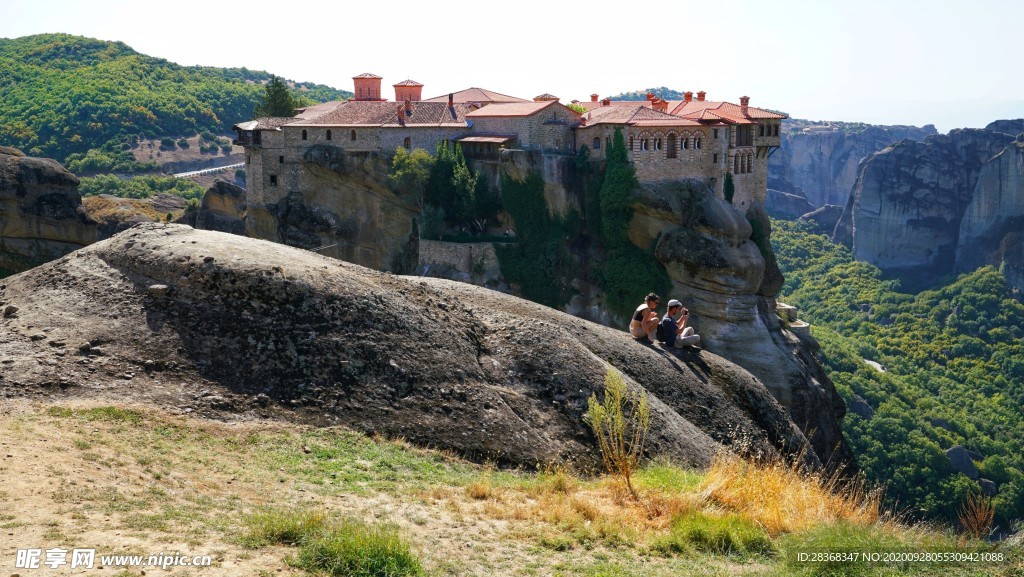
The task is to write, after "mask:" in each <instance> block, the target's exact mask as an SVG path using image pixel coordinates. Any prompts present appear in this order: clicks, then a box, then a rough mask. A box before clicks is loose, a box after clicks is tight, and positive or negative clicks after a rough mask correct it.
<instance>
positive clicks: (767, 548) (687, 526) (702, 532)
mask: <svg viewBox="0 0 1024 577" xmlns="http://www.w3.org/2000/svg"><path fill="white" fill-rule="evenodd" d="M691 547H692V548H696V549H697V550H699V551H702V552H705V553H717V554H721V555H730V556H734V557H747V556H754V555H759V556H767V555H772V554H773V553H775V545H774V544H773V543H772V540H771V539H770V538H769V537H768V534H767V533H766V532H765V530H764V529H762V528H761V527H759V526H757V525H756V524H754V523H753V522H752V521H750V520H749V519H745V518H743V517H741V516H739V515H736V514H734V513H731V514H726V515H723V516H720V517H719V516H710V515H708V514H706V513H700V512H693V513H689V514H686V515H684V516H682V517H679V518H678V519H676V520H675V522H673V523H672V528H671V530H670V532H669V534H668V535H666V536H664V537H661V538H659V539H657V540H656V541H655V542H654V549H655V550H656V551H660V552H662V553H687V552H689V551H690V549H691Z"/></svg>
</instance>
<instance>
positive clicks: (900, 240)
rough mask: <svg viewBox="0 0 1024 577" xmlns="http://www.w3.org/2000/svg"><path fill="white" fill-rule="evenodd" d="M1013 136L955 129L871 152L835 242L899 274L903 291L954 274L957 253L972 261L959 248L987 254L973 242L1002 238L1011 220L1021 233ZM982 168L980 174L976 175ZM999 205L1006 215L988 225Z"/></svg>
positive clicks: (890, 271)
mask: <svg viewBox="0 0 1024 577" xmlns="http://www.w3.org/2000/svg"><path fill="white" fill-rule="evenodd" d="M1013 140H1014V137H1013V136H1010V135H1008V134H1005V133H1001V132H993V131H991V130H983V129H961V130H953V131H951V132H950V133H949V134H948V135H939V136H931V137H929V138H927V139H926V140H925V141H924V142H917V141H913V140H904V141H902V142H900V143H898V144H896V145H893V146H891V147H889V148H886V149H885V150H882V151H880V152H878V153H876V154H874V155H872V156H870V157H869V158H867V159H865V160H864V162H863V163H862V165H861V170H860V174H859V176H858V178H857V183H856V185H855V187H854V190H853V193H852V194H851V195H850V199H849V201H848V202H847V204H846V208H845V211H844V213H843V216H842V218H841V219H840V221H839V223H838V224H837V226H836V229H835V234H834V239H835V240H836V241H838V242H842V243H844V244H846V245H847V246H850V247H851V248H852V250H853V253H854V256H856V258H858V259H859V260H864V261H867V262H871V263H873V264H875V265H877V266H878V267H879V268H881V269H883V270H884V271H886V272H887V273H889V274H891V275H895V276H898V277H900V278H901V279H902V280H903V284H904V287H905V288H908V289H910V290H917V289H919V288H921V287H923V286H926V285H927V284H928V283H929V282H931V281H932V280H934V279H936V278H938V277H940V276H943V275H946V274H949V273H952V272H954V270H956V263H957V262H958V255H963V257H964V258H965V259H966V260H965V261H963V262H964V263H966V262H967V261H973V260H974V256H973V255H967V254H965V250H970V251H976V252H978V253H983V252H986V251H983V250H978V247H977V243H978V242H982V239H990V240H989V241H988V242H989V243H991V242H992V240H991V239H993V238H994V236H993V235H995V236H999V239H1001V238H1002V236H1000V235H1005V233H1008V232H1011V230H1010V229H1013V228H1014V227H1015V225H1014V222H1017V224H1016V231H1017V232H1020V227H1019V221H1014V220H1013V218H1014V217H1013V214H1014V213H1013V211H1017V212H1016V214H1021V216H1024V213H1021V212H1020V206H1021V204H1022V203H1021V202H1020V200H1019V199H1020V196H1021V194H1022V192H1021V190H1024V189H1021V188H1020V183H1021V180H1020V178H1019V174H1020V168H1019V167H1018V168H1015V167H1014V166H1013V163H1014V162H1015V161H1016V160H1017V159H1019V158H1020V156H1019V154H1018V152H1017V150H1016V147H1015V146H1010V145H1011V143H1012V142H1013ZM1008 147H1009V148H1008ZM1004 149H1006V150H1005V151H1004ZM1001 153H1002V154H1001ZM994 157H995V158H994ZM983 172H984V174H985V175H986V178H984V179H979V175H981V174H982V173H983ZM1004 178H1005V179H1007V180H1006V181H1005V182H1004V181H1003V179H1004ZM1014 187H1016V188H1015V189H1014ZM1014 197H1016V198H1014ZM1002 209H1006V210H1009V211H1010V212H1008V213H1005V214H1003V215H1001V217H1000V218H995V219H994V220H995V221H996V222H995V224H994V225H993V224H992V223H991V222H990V221H991V220H992V217H993V211H994V210H1002ZM965 216H966V219H967V220H966V221H964V219H965ZM964 224H966V226H967V228H966V229H965V231H964V232H963V233H961V227H962V225H964ZM999 239H995V240H994V242H995V243H996V245H998V243H999ZM963 242H966V243H967V245H965V246H964V247H963V248H961V244H962V243H963ZM972 243H973V245H972ZM972 246H973V248H970V247H972ZM987 252H988V253H991V252H992V251H991V250H989V251H987ZM996 264H998V263H996Z"/></svg>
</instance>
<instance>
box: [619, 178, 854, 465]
mask: <svg viewBox="0 0 1024 577" xmlns="http://www.w3.org/2000/svg"><path fill="white" fill-rule="evenodd" d="M637 194H638V199H639V200H638V202H637V203H636V204H635V205H634V208H635V214H634V222H632V223H631V224H630V238H631V239H632V240H633V242H634V243H637V244H638V245H639V246H644V243H652V242H654V240H655V239H656V242H657V244H656V246H655V256H656V257H657V258H658V260H659V261H660V262H661V263H662V264H663V265H664V266H665V268H666V270H667V271H668V274H669V277H670V278H671V279H672V283H673V292H672V295H671V296H672V297H674V298H678V299H680V300H681V301H682V302H683V304H684V305H686V306H687V308H689V309H690V312H691V314H690V323H691V325H692V326H693V327H694V328H695V329H696V330H697V332H698V333H700V334H701V339H702V343H703V344H704V345H705V347H706V348H707V350H709V351H711V352H713V353H715V354H718V355H721V356H722V357H725V358H727V359H729V360H730V361H732V362H734V363H736V364H738V365H740V366H742V367H743V368H745V369H747V370H749V371H750V372H751V373H753V374H754V376H756V377H757V378H758V379H759V380H761V382H763V383H764V384H765V386H767V387H768V390H769V391H771V393H772V395H773V396H774V397H775V398H776V399H777V400H778V401H779V402H780V403H781V404H782V405H783V406H784V407H786V409H787V410H788V411H789V413H790V415H791V416H792V418H793V420H794V421H795V422H796V424H797V425H798V426H799V427H800V428H801V430H803V431H804V432H805V434H807V435H808V436H809V437H810V440H811V442H812V444H813V446H814V449H815V451H816V454H817V455H818V456H819V457H822V458H823V459H824V460H827V461H829V462H831V463H833V464H834V465H836V466H837V467H841V466H846V465H848V464H852V462H853V457H852V453H851V451H850V448H849V446H848V445H847V443H846V441H845V439H844V437H843V434H842V428H841V424H840V423H841V420H842V417H843V415H845V413H846V406H845V404H844V403H843V400H842V398H841V397H840V396H839V394H838V393H837V392H836V390H835V386H834V385H833V384H832V381H831V380H829V378H828V376H827V375H826V374H825V372H824V370H823V368H822V367H821V365H820V364H819V363H818V361H817V359H816V358H815V355H814V353H815V352H816V350H817V343H816V342H814V340H813V339H812V338H811V337H810V336H800V335H796V334H794V333H792V332H790V331H788V330H786V329H785V328H784V327H783V326H782V323H781V322H780V320H779V318H778V316H777V315H776V313H775V304H776V303H775V296H776V295H777V294H778V291H779V289H780V288H781V286H782V282H783V278H782V275H781V273H780V272H779V269H778V266H777V264H776V262H775V255H774V253H773V251H772V248H771V242H770V236H771V229H770V221H769V219H768V216H767V213H766V212H765V211H764V208H763V207H762V206H761V205H760V204H759V203H757V202H754V203H753V205H752V206H751V207H749V208H748V209H747V212H746V213H742V212H740V211H739V210H738V209H737V208H736V207H734V206H732V205H731V204H729V203H728V202H726V201H724V200H722V199H720V198H718V197H716V196H715V194H714V193H713V192H712V191H711V190H710V189H708V188H707V187H706V186H705V185H704V183H702V182H698V181H692V180H688V181H683V182H679V183H672V184H665V185H659V186H651V187H646V188H644V189H641V190H640V191H638V193H637ZM641 232H642V233H643V234H641ZM647 246H650V244H647Z"/></svg>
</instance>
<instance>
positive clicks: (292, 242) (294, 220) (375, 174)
mask: <svg viewBox="0 0 1024 577" xmlns="http://www.w3.org/2000/svg"><path fill="white" fill-rule="evenodd" d="M303 168H304V170H303V171H302V172H301V174H302V176H303V178H302V180H301V182H300V183H299V186H298V188H297V190H293V191H282V194H281V195H280V196H277V197H274V198H248V199H247V204H248V206H247V217H246V229H245V232H246V235H247V236H250V237H252V238H259V239H265V240H271V241H274V242H280V243H282V244H286V245H289V246H295V247H299V248H305V249H311V250H315V249H321V250H319V252H320V253H321V254H325V255H328V256H332V257H335V258H340V259H342V260H346V261H348V262H354V263H356V264H360V265H363V266H367V267H370V268H374V269H377V270H389V271H392V272H399V273H404V272H411V271H412V270H413V269H414V268H415V267H416V250H417V249H416V246H417V242H418V240H419V233H418V231H417V229H416V225H415V217H416V216H417V215H418V214H419V210H418V208H417V206H416V204H415V202H414V200H413V199H410V198H404V197H402V196H401V195H398V194H396V193H395V192H394V191H392V190H391V189H390V188H389V187H388V182H387V169H388V167H387V162H386V160H385V159H383V158H382V157H380V155H377V154H372V153H346V152H342V151H341V150H340V149H337V148H334V147H330V146H319V147H313V148H311V149H310V150H309V151H308V152H307V153H306V158H305V162H304V163H303Z"/></svg>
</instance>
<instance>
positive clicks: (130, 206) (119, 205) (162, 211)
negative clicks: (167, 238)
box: [82, 193, 186, 240]
mask: <svg viewBox="0 0 1024 577" xmlns="http://www.w3.org/2000/svg"><path fill="white" fill-rule="evenodd" d="M185 206H186V201H185V199H184V198H182V197H180V196H178V195H176V194H167V193H161V194H156V195H153V196H151V197H149V198H122V197H118V196H114V195H112V194H98V195H94V196H87V197H85V198H83V199H82V209H83V210H84V211H85V213H86V214H87V215H88V216H89V218H90V219H92V220H94V221H95V222H96V231H97V234H98V236H99V239H101V240H102V239H106V238H110V237H112V236H114V235H115V234H117V233H119V232H123V231H125V230H128V229H129V228H131V227H133V226H135V225H137V224H139V223H142V222H161V221H165V220H167V215H168V214H170V215H171V219H172V220H173V219H174V218H175V216H177V215H181V214H182V213H183V212H184V211H185Z"/></svg>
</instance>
